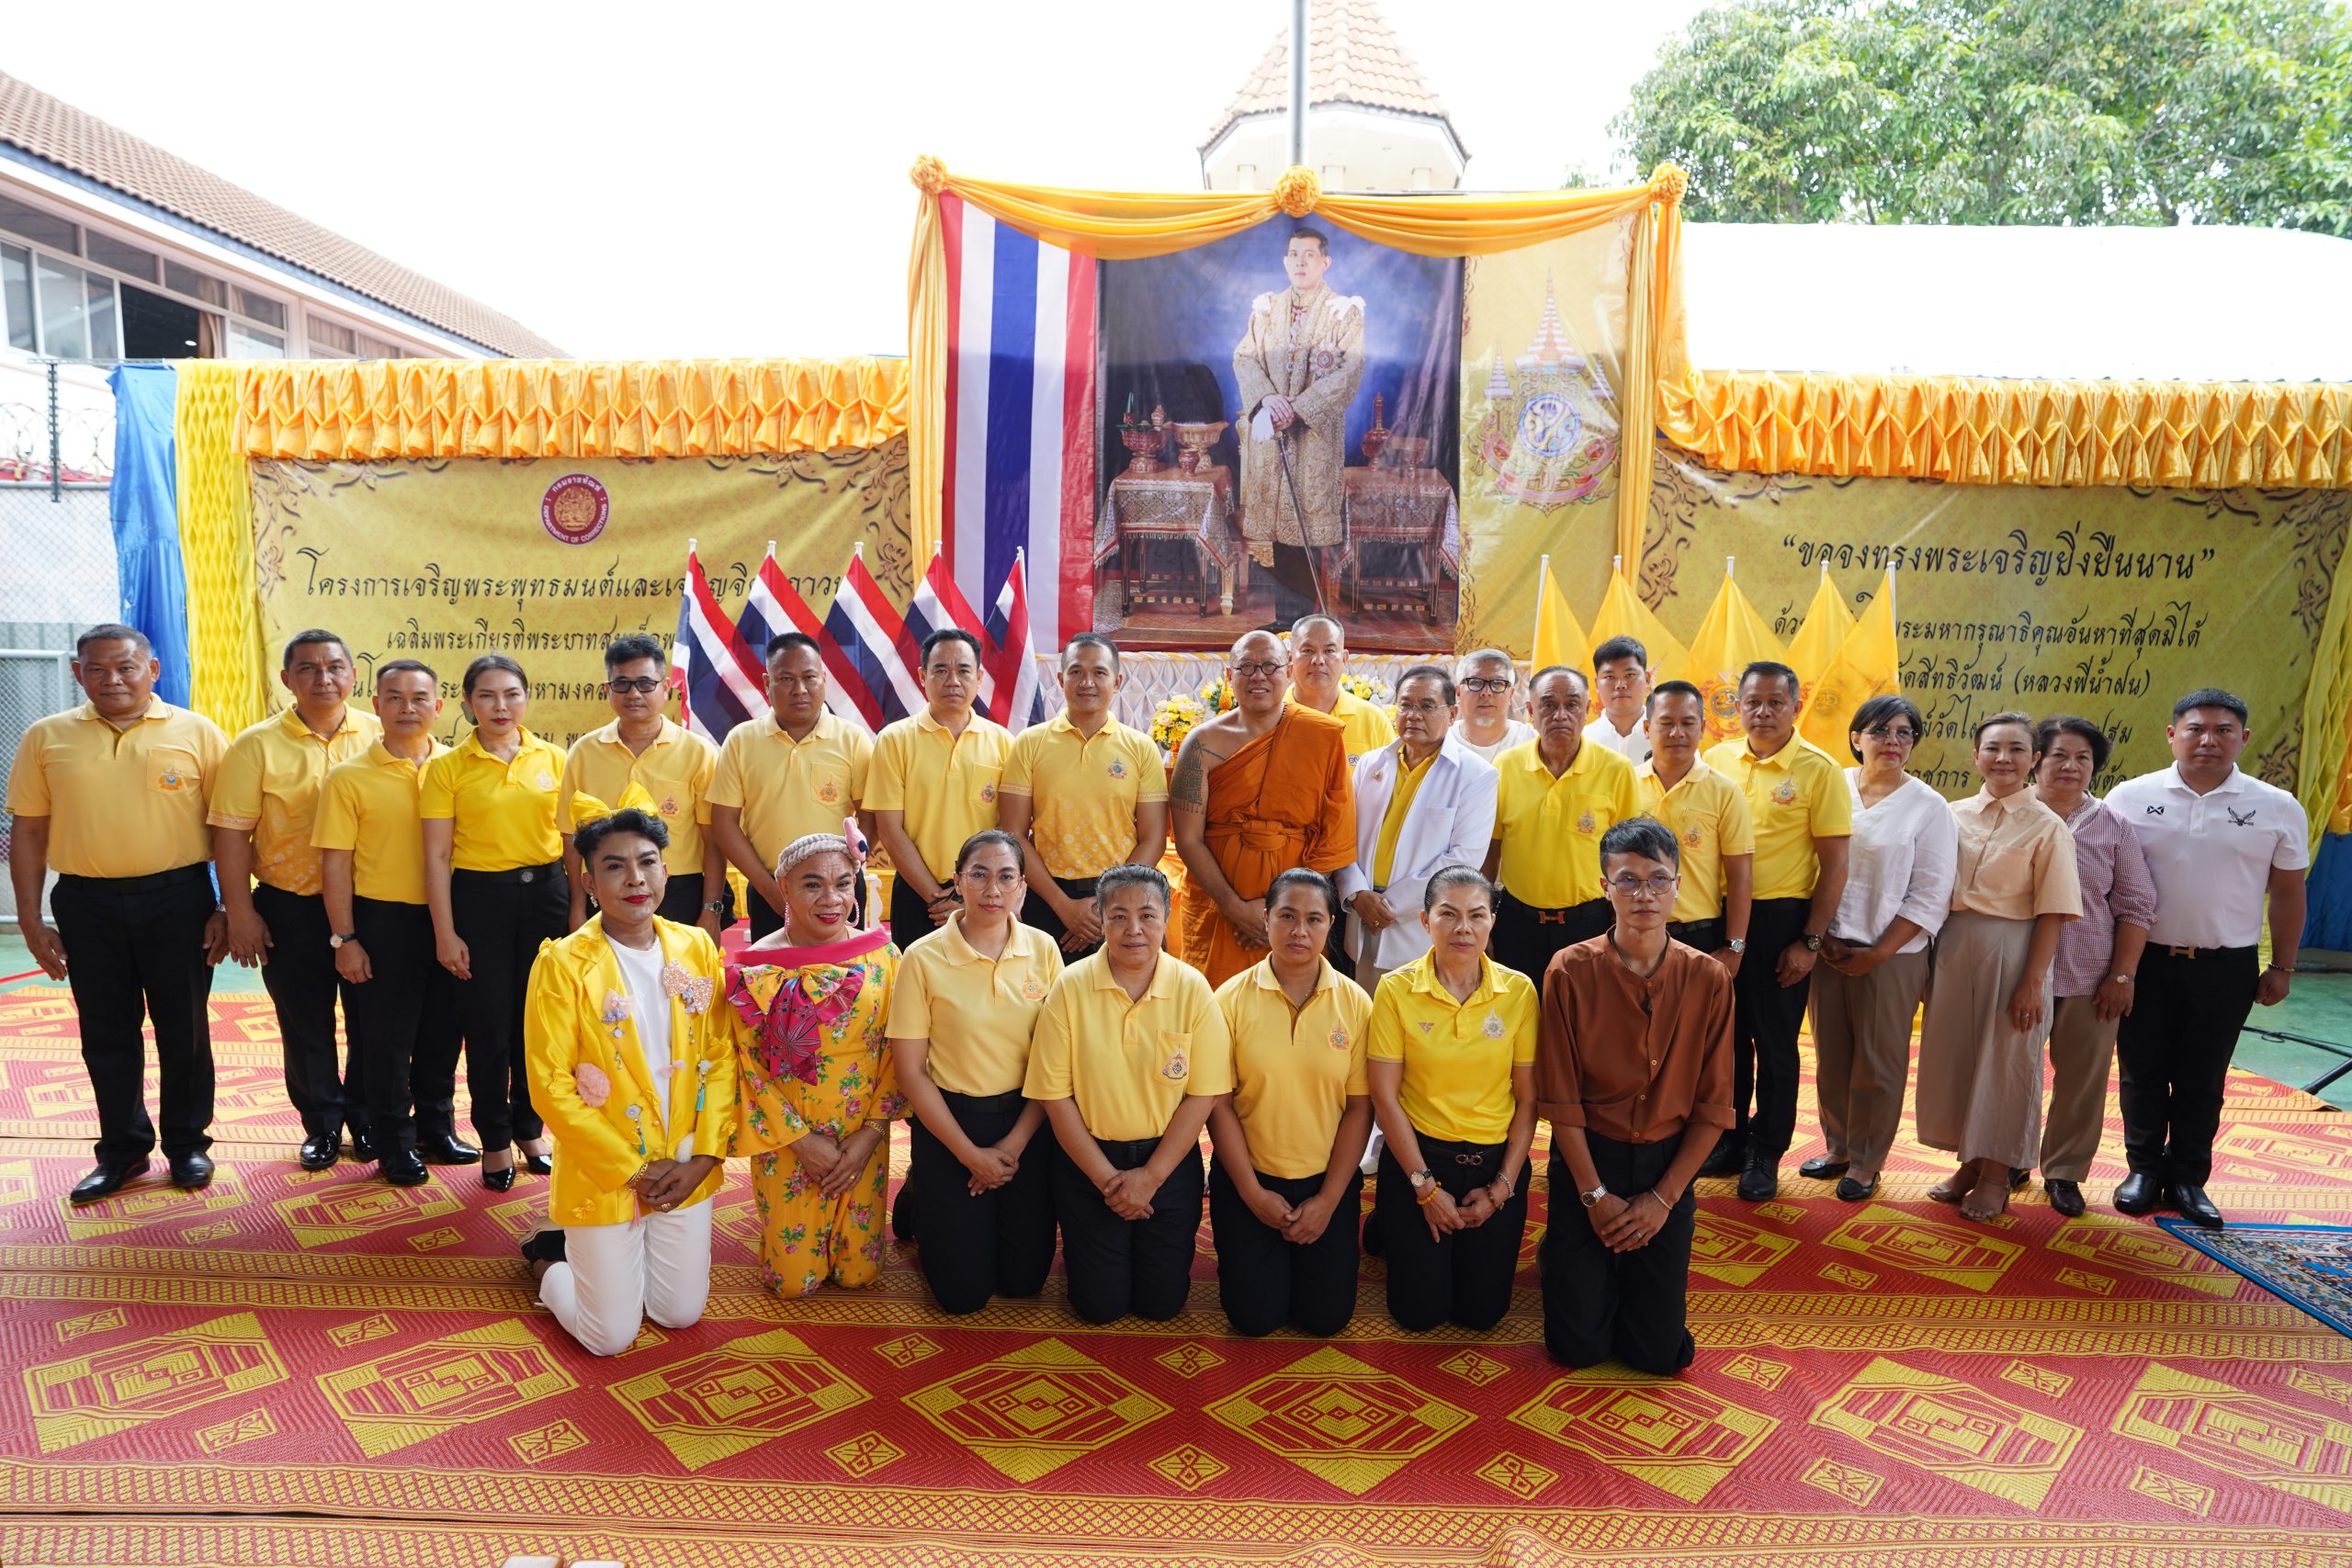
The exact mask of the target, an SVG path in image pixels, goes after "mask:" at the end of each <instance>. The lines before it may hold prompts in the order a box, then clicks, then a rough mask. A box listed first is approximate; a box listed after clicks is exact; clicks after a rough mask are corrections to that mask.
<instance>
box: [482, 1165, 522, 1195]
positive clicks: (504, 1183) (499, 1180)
mask: <svg viewBox="0 0 2352 1568" xmlns="http://www.w3.org/2000/svg"><path fill="white" fill-rule="evenodd" d="M481 1184H482V1185H483V1186H484V1187H487V1188H489V1189H490V1190H492V1192H504V1191H506V1190H509V1189H510V1188H512V1187H513V1186H514V1185H515V1167H514V1166H511V1165H510V1166H508V1167H507V1168H505V1169H504V1170H492V1169H491V1168H488V1167H487V1166H485V1167H483V1168H482V1173H481Z"/></svg>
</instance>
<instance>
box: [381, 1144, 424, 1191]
mask: <svg viewBox="0 0 2352 1568" xmlns="http://www.w3.org/2000/svg"><path fill="white" fill-rule="evenodd" d="M376 1174H377V1175H379V1176H380V1177H382V1178H383V1179H385V1180H387V1181H389V1182H390V1183H391V1184H392V1185H393V1186H395V1187H422V1186H424V1184H425V1183H426V1182H427V1181H430V1180H431V1179H433V1173H432V1172H431V1171H429V1170H427V1169H425V1168H424V1161H423V1160H421V1159H419V1158H417V1157H416V1151H415V1150H414V1149H391V1150H389V1151H387V1152H386V1153H385V1155H384V1156H383V1157H382V1158H381V1159H379V1160H378V1161H377V1162H376Z"/></svg>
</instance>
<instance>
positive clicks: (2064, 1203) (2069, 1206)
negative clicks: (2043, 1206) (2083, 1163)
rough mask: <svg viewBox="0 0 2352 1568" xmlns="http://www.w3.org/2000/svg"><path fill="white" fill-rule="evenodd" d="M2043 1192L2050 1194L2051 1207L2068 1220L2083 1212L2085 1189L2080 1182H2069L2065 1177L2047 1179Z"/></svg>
mask: <svg viewBox="0 0 2352 1568" xmlns="http://www.w3.org/2000/svg"><path fill="white" fill-rule="evenodd" d="M2041 1190H2043V1191H2045V1192H2047V1193H2049V1194H2050V1206H2051V1207H2052V1208H2053V1209H2055V1210H2057V1211H2058V1212H2059V1213H2062V1214H2064V1215H2065V1216H2066V1217H2067V1218H2068V1219H2070V1220H2071V1219H2073V1218H2074V1217H2075V1215H2076V1214H2079V1213H2082V1212H2083V1189H2082V1185H2081V1184H2080V1183H2079V1182H2074V1181H2068V1180H2067V1179H2065V1178H2064V1177H2046V1178H2044V1179H2043V1180H2042V1183H2041Z"/></svg>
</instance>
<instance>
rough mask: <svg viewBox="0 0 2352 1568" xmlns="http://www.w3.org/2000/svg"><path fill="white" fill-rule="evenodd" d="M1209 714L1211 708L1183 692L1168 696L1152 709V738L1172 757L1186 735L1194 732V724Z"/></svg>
mask: <svg viewBox="0 0 2352 1568" xmlns="http://www.w3.org/2000/svg"><path fill="white" fill-rule="evenodd" d="M1208 716H1209V710H1208V709H1206V708H1204V707H1203V706H1202V705H1200V704H1199V703H1198V702H1196V701H1194V700H1193V698H1191V697H1188V696H1186V695H1184V694H1182V692H1179V693H1177V694H1175V695H1174V696H1172V697H1170V698H1168V699H1167V700H1166V701H1165V702H1163V703H1161V704H1160V705H1159V707H1157V708H1155V709H1153V710H1152V715H1151V739H1152V740H1153V742H1154V743H1155V744H1157V745H1158V746H1159V749H1160V750H1162V751H1165V752H1167V753H1168V755H1170V757H1173V756H1174V755H1176V751H1177V749H1178V748H1179V747H1181V746H1182V745H1183V744H1184V737H1186V736H1187V735H1190V734H1191V733H1193V726H1194V725H1196V724H1198V723H1200V722H1201V721H1202V720H1203V719H1205V718H1206V717H1208Z"/></svg>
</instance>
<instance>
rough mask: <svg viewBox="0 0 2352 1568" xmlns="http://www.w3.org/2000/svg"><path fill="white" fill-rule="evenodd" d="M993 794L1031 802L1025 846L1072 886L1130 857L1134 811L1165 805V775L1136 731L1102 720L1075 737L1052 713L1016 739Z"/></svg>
mask: <svg viewBox="0 0 2352 1568" xmlns="http://www.w3.org/2000/svg"><path fill="white" fill-rule="evenodd" d="M997 788H998V790H999V792H1000V793H1001V794H1004V795H1027V796H1029V797H1031V799H1032V800H1033V801H1034V802H1035V807H1034V810H1033V812H1032V815H1031V816H1030V818H1029V841H1030V842H1031V843H1033V844H1035V845H1036V846H1037V853H1038V854H1039V855H1040V856H1041V857H1043V859H1044V860H1045V863H1046V870H1047V871H1049V872H1052V873H1053V874H1055V875H1056V876H1058V877H1061V878H1064V879H1065V880H1068V881H1072V882H1075V881H1080V880H1082V879H1083V878H1086V877H1090V876H1100V875H1102V874H1103V873H1104V872H1105V871H1107V870H1109V869H1110V868H1111V867H1113V866H1114V865H1117V864H1119V863H1121V862H1123V861H1125V859H1126V858H1127V857H1128V856H1129V855H1131V854H1133V853H1135V850H1136V807H1139V806H1149V805H1153V804H1155V803H1157V802H1159V801H1164V800H1166V799H1167V798H1168V769H1167V767H1166V766H1165V765H1164V764H1163V763H1162V762H1161V761H1160V760H1159V747H1158V746H1156V745H1154V744H1153V743H1152V739H1151V737H1150V736H1148V735H1146V734H1144V733H1143V732H1142V731H1141V730H1139V729H1130V728H1127V727H1126V726H1125V725H1124V724H1121V723H1120V722H1119V721H1118V720H1117V719H1115V718H1106V719H1104V720H1103V728H1100V729H1098V730H1096V731H1095V732H1094V733H1093V734H1092V735H1091V736H1085V735H1080V733H1079V732H1078V726H1076V725H1074V724H1072V723H1071V722H1070V721H1069V715H1068V714H1066V713H1057V714H1056V715H1055V716H1053V717H1052V718H1050V719H1048V720H1046V722H1045V723H1044V724H1033V725H1031V726H1030V727H1029V728H1026V729H1024V730H1023V731H1022V732H1021V734H1020V736H1019V737H1018V738H1017V739H1014V741H1013V742H1012V751H1011V752H1009V753H1008V754H1007V755H1006V757H1005V760H1004V777H1003V779H1002V780H1001V782H1000V783H999V784H998V786H997ZM957 847H958V848H960V847H961V846H960V845H959V846H957ZM924 858H925V859H926V860H928V859H929V858H930V855H929V852H925V854H924ZM1152 858H1153V859H1155V860H1157V859H1158V858H1159V857H1158V856H1157V855H1155V856H1153V857H1152ZM932 869H933V871H938V870H940V869H941V868H940V867H938V866H933V868H932Z"/></svg>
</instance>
